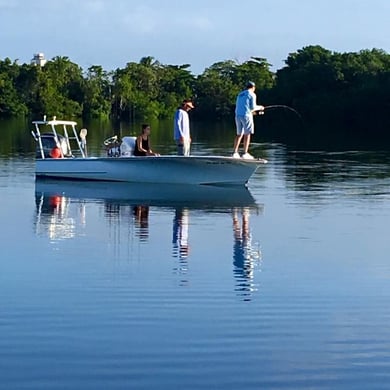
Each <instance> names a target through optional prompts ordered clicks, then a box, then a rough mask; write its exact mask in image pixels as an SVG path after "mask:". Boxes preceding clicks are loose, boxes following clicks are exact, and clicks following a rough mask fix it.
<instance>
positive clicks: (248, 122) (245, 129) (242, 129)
mask: <svg viewBox="0 0 390 390" xmlns="http://www.w3.org/2000/svg"><path fill="white" fill-rule="evenodd" d="M236 127H237V135H242V134H244V135H248V134H253V133H254V131H255V127H254V125H253V116H252V115H250V116H236Z"/></svg>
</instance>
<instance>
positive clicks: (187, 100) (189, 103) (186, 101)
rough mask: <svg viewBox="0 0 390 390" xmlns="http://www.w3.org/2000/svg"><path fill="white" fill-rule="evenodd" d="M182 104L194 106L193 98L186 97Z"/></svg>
mask: <svg viewBox="0 0 390 390" xmlns="http://www.w3.org/2000/svg"><path fill="white" fill-rule="evenodd" d="M182 105H183V106H184V105H187V106H188V107H191V108H194V103H193V102H192V100H191V99H184V100H183V103H182Z"/></svg>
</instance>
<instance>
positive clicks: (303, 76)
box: [0, 46, 390, 131]
mask: <svg viewBox="0 0 390 390" xmlns="http://www.w3.org/2000/svg"><path fill="white" fill-rule="evenodd" d="M189 67H190V65H188V64H184V65H164V64H161V63H160V62H158V61H157V60H155V59H154V58H153V57H145V58H142V59H141V60H140V62H139V63H135V62H129V63H128V64H127V65H126V67H125V68H123V69H116V70H115V71H111V72H107V71H105V70H103V69H102V67H101V66H98V65H95V66H91V67H90V68H88V69H87V71H83V69H82V68H81V67H79V66H78V65H76V64H74V63H72V62H71V61H70V60H69V58H67V57H55V58H53V59H52V60H50V61H48V62H47V63H46V65H45V66H43V67H39V66H35V65H30V64H22V65H19V64H17V63H16V61H15V62H12V61H11V60H10V59H9V58H6V59H4V60H2V61H1V60H0V117H3V118H5V117H18V116H24V115H29V116H31V117H34V118H37V117H42V116H43V115H47V116H48V117H50V116H53V115H56V116H57V117H66V118H67V119H70V118H72V117H73V118H79V117H84V118H112V119H121V120H131V121H132V120H151V119H155V118H167V117H170V116H171V115H172V113H173V112H174V110H175V108H176V107H177V106H178V105H179V103H180V102H181V100H182V99H183V98H187V97H192V98H193V99H194V100H195V102H196V110H194V112H193V115H194V117H196V118H199V119H207V118H223V117H232V116H233V112H234V104H235V98H236V95H237V93H238V92H239V91H240V90H241V89H242V88H243V86H244V85H245V83H246V81H247V80H253V81H254V82H255V83H256V86H257V95H258V103H259V104H263V105H269V104H284V105H288V106H291V107H293V108H295V109H296V110H298V111H299V112H300V113H301V114H302V116H303V117H304V119H305V122H306V123H310V124H316V125H318V124H321V125H322V126H323V127H324V128H327V129H329V127H330V126H332V125H334V124H338V125H339V126H342V127H345V128H348V129H351V130H353V131H356V130H364V131H368V130H370V129H372V128H375V129H388V128H389V125H390V122H389V119H388V115H387V112H388V110H389V108H390V55H389V54H387V53H386V52H384V51H383V50H379V49H373V50H362V51H360V52H358V53H336V52H331V51H329V50H326V49H324V48H322V47H320V46H307V47H304V48H303V49H301V50H298V51H297V52H295V53H291V54H289V56H288V57H287V59H286V61H285V66H284V67H283V68H282V69H279V70H277V71H276V73H274V72H272V71H271V70H270V67H271V65H270V64H269V63H267V61H266V60H265V59H264V58H260V57H253V58H251V59H250V60H248V61H246V62H244V63H237V62H235V61H223V62H218V63H215V64H213V65H211V66H210V67H209V68H207V69H205V71H204V72H203V73H202V74H200V75H198V76H194V75H193V74H192V73H191V72H190V70H189Z"/></svg>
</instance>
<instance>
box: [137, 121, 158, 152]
mask: <svg viewBox="0 0 390 390" xmlns="http://www.w3.org/2000/svg"><path fill="white" fill-rule="evenodd" d="M149 136H150V125H142V130H141V134H140V135H139V136H138V137H137V140H136V142H135V148H134V156H159V154H158V153H154V152H153V151H152V149H151V148H150V141H149Z"/></svg>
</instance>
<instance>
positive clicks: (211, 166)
mask: <svg viewBox="0 0 390 390" xmlns="http://www.w3.org/2000/svg"><path fill="white" fill-rule="evenodd" d="M33 125H34V127H35V129H34V131H32V135H33V137H34V138H35V140H36V142H37V154H36V171H35V172H36V176H37V177H46V178H56V179H77V180H95V181H96V180H98V181H118V182H137V183H154V184H156V183H161V184H195V185H198V184H213V185H245V184H246V183H247V182H248V180H249V179H250V177H251V176H252V175H253V174H254V173H255V171H256V170H257V169H258V168H259V167H260V165H263V164H265V163H266V162H267V161H266V160H263V159H254V160H245V159H242V158H239V159H237V158H233V157H223V156H189V157H184V156H176V155H162V156H145V157H139V156H137V157H136V156H133V155H132V151H133V148H134V142H135V141H134V139H135V137H124V138H123V139H122V140H121V141H120V142H119V140H118V139H117V137H111V138H109V139H107V140H105V141H104V144H105V145H106V148H107V156H105V157H90V156H88V154H87V141H86V136H87V130H86V129H81V130H80V133H79V134H78V132H77V129H76V126H77V123H76V122H74V121H64V120H57V119H56V118H55V117H54V118H53V119H52V120H49V121H47V120H46V118H44V120H42V121H34V122H33Z"/></svg>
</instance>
